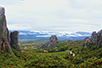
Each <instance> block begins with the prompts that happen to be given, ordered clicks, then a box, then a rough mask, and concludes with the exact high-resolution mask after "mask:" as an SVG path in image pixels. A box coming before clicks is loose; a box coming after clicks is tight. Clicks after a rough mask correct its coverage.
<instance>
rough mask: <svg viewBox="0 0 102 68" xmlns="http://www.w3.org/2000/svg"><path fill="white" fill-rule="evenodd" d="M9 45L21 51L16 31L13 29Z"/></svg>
mask: <svg viewBox="0 0 102 68" xmlns="http://www.w3.org/2000/svg"><path fill="white" fill-rule="evenodd" d="M10 45H11V47H12V48H14V49H16V50H17V51H19V52H20V53H21V50H20V48H19V46H18V31H14V32H11V33H10Z"/></svg>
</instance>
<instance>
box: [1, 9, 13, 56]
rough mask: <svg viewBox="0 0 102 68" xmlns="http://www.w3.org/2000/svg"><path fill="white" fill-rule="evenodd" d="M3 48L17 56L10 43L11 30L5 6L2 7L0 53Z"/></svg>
mask: <svg viewBox="0 0 102 68" xmlns="http://www.w3.org/2000/svg"><path fill="white" fill-rule="evenodd" d="M1 50H5V51H7V52H8V53H10V54H12V55H13V56H15V55H14V53H13V51H12V50H11V46H10V43H9V32H8V28H7V25H6V17H5V9H4V8H3V7H0V55H1Z"/></svg>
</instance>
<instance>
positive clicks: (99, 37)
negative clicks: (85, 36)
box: [91, 30, 102, 48]
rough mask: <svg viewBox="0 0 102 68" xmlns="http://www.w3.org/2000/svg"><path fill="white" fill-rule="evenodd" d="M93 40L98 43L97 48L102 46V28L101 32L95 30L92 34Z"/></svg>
mask: <svg viewBox="0 0 102 68" xmlns="http://www.w3.org/2000/svg"><path fill="white" fill-rule="evenodd" d="M91 41H92V43H94V44H95V45H97V48H100V47H102V46H101V44H102V30H100V31H99V32H97V33H96V31H94V32H93V33H92V35H91Z"/></svg>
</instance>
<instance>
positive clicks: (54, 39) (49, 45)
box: [42, 35, 59, 48]
mask: <svg viewBox="0 0 102 68" xmlns="http://www.w3.org/2000/svg"><path fill="white" fill-rule="evenodd" d="M58 43H59V41H58V39H57V37H56V35H52V36H51V37H50V38H49V41H48V43H46V44H44V45H42V47H43V48H55V47H56V44H58Z"/></svg>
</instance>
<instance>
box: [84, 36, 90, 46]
mask: <svg viewBox="0 0 102 68" xmlns="http://www.w3.org/2000/svg"><path fill="white" fill-rule="evenodd" d="M90 40H91V39H90V38H89V37H86V38H85V39H84V41H85V42H84V43H83V44H82V46H83V47H85V48H87V46H88V45H89V43H90Z"/></svg>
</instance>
